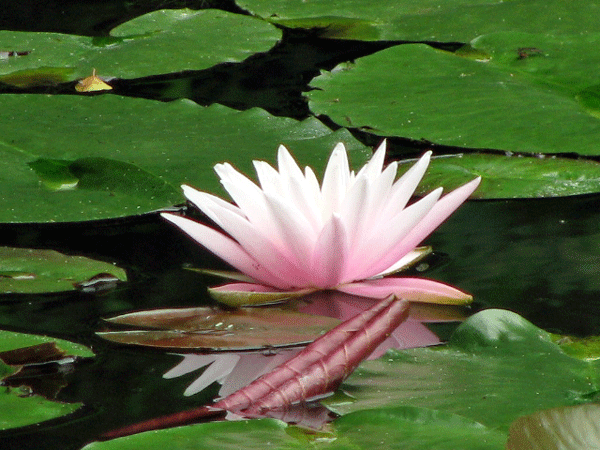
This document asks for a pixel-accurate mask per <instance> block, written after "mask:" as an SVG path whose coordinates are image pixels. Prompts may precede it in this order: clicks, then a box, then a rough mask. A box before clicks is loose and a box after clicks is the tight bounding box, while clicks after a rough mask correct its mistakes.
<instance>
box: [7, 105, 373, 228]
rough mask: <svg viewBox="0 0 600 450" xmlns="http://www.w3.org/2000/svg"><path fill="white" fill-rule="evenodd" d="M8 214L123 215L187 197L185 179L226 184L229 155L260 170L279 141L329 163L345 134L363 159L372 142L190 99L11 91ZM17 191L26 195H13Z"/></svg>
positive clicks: (314, 124) (309, 159)
mask: <svg viewBox="0 0 600 450" xmlns="http://www.w3.org/2000/svg"><path fill="white" fill-rule="evenodd" d="M0 108H2V111H3V112H4V113H5V114H6V116H7V117H9V119H7V120H4V121H2V122H1V123H0V131H1V134H2V135H3V136H4V138H3V139H0V167H1V168H2V172H1V173H2V174H3V175H2V177H0V199H1V200H2V205H3V208H2V210H1V211H0V221H4V222H7V221H13V222H48V221H82V220H91V219H104V218H111V217H123V216H128V215H136V214H142V213H147V212H150V211H154V210H157V209H160V208H165V207H170V206H172V205H173V204H174V203H183V201H184V198H183V195H182V194H181V193H180V188H179V185H180V184H182V183H187V184H191V185H193V186H195V187H197V188H199V189H203V190H207V191H210V192H214V191H219V190H221V188H220V185H219V181H218V178H217V176H216V175H215V174H214V172H213V169H212V168H213V166H214V164H216V163H219V162H223V161H228V162H230V163H232V164H233V165H235V166H236V167H238V168H239V169H240V170H242V171H243V172H245V173H248V174H250V173H252V172H253V170H252V159H265V160H268V161H271V162H273V161H274V159H275V156H276V153H277V147H278V146H279V145H280V144H281V143H285V144H286V145H287V146H289V148H290V150H291V151H292V153H293V154H294V156H295V157H296V158H297V159H298V161H299V163H301V164H303V165H306V164H309V165H311V166H313V167H315V166H316V168H317V169H318V170H322V169H323V168H324V166H325V161H326V158H327V157H328V156H329V154H330V152H331V150H332V149H333V147H334V146H335V144H336V143H337V142H338V141H343V142H344V143H345V144H346V145H347V148H348V149H349V153H350V155H351V158H353V162H354V164H355V165H358V164H362V163H364V161H366V160H367V159H368V157H369V156H370V153H371V152H370V150H369V149H368V148H366V147H365V146H363V145H362V144H360V143H359V142H358V141H357V140H356V139H354V138H353V137H352V136H351V135H350V133H348V131H346V130H340V131H337V132H332V131H331V130H330V129H329V128H327V127H325V126H324V125H323V124H322V123H321V122H319V121H318V120H317V119H314V118H312V119H307V120H305V121H303V122H298V121H295V120H292V119H286V118H276V117H273V116H271V115H270V114H268V113H266V112H264V111H262V110H259V109H252V110H248V111H244V112H239V111H235V110H231V109H229V108H226V107H223V106H219V105H213V106H211V107H208V108H206V107H202V106H199V105H197V104H196V103H193V102H191V101H188V100H180V101H175V102H171V103H168V104H165V103H159V102H154V101H150V100H142V99H134V98H123V97H117V96H112V95H110V96H101V97H94V98H88V97H74V96H41V95H3V96H2V97H1V98H0ZM16 191H18V192H19V195H14V192H16Z"/></svg>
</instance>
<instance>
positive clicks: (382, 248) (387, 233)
mask: <svg viewBox="0 0 600 450" xmlns="http://www.w3.org/2000/svg"><path fill="white" fill-rule="evenodd" d="M441 193H442V188H438V189H436V190H435V191H433V192H431V193H430V194H429V195H427V196H426V197H424V198H422V199H421V200H419V201H418V202H416V203H414V204H412V205H410V206H409V207H408V208H406V209H404V210H403V211H402V212H401V213H400V214H398V215H397V216H396V217H394V218H393V219H392V220H390V221H389V222H388V223H387V224H385V226H384V227H382V228H381V229H380V231H379V233H378V234H376V235H373V236H371V238H370V239H368V240H366V241H365V242H364V244H363V245H361V246H360V247H358V248H357V249H356V250H355V249H352V250H355V251H353V252H352V257H351V262H350V263H349V265H348V267H347V268H346V275H345V276H344V281H351V280H361V279H365V278H370V277H372V276H374V275H376V274H378V273H379V272H381V271H382V270H385V269H386V268H387V267H389V266H390V265H391V263H388V264H387V265H384V267H382V268H380V266H381V264H382V263H381V261H382V260H387V259H389V258H390V252H392V250H396V253H398V252H397V250H398V249H397V243H398V242H400V241H401V240H402V239H404V238H405V237H406V236H407V235H408V234H409V233H410V232H411V230H412V229H413V228H414V227H415V226H416V225H417V224H418V223H419V222H420V221H421V219H423V217H425V215H426V214H427V213H428V212H429V211H430V210H431V209H432V208H433V206H434V205H435V203H436V202H437V200H438V199H439V197H440V195H441ZM412 249H413V248H409V249H407V250H406V252H405V253H404V254H406V253H408V252H409V251H410V250H412ZM404 254H394V256H395V259H394V260H393V262H395V261H397V260H398V259H400V258H401V257H402V256H404Z"/></svg>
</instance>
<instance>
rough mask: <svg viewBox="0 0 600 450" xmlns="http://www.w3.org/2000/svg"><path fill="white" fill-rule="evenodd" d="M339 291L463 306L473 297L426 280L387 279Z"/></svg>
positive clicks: (358, 283) (366, 282)
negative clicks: (462, 304)
mask: <svg viewBox="0 0 600 450" xmlns="http://www.w3.org/2000/svg"><path fill="white" fill-rule="evenodd" d="M337 290H338V291H341V292H345V293H347V294H352V295H358V296H360V297H370V298H376V299H379V298H386V297H388V296H389V295H395V296H396V297H398V298H401V299H405V300H410V301H414V302H425V303H442V304H461V303H466V302H468V301H469V300H471V299H472V297H471V296H470V295H468V294H466V293H464V292H462V291H460V290H458V289H456V288H455V287H452V286H450V285H447V284H444V283H440V282H439V281H433V280H428V279H426V278H409V277H387V278H378V279H374V280H365V281H360V282H356V283H349V284H344V285H341V286H338V288H337Z"/></svg>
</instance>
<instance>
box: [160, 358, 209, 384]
mask: <svg viewBox="0 0 600 450" xmlns="http://www.w3.org/2000/svg"><path fill="white" fill-rule="evenodd" d="M181 356H183V360H182V361H181V362H180V363H179V364H177V365H176V366H175V367H173V368H172V369H171V370H169V371H168V372H166V373H165V374H164V375H163V378H166V379H169V378H177V377H181V376H183V375H185V374H187V373H190V372H193V371H194V370H198V369H200V368H202V367H204V366H207V365H208V364H210V363H211V362H213V361H214V360H215V358H214V355H191V354H190V355H181Z"/></svg>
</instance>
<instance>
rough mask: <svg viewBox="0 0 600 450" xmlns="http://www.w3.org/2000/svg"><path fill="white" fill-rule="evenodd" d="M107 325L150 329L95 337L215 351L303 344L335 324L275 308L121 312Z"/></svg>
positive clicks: (147, 344) (335, 322)
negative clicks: (122, 313)
mask: <svg viewBox="0 0 600 450" xmlns="http://www.w3.org/2000/svg"><path fill="white" fill-rule="evenodd" d="M107 321H108V322H110V323H112V324H115V325H116V324H118V325H131V326H135V327H144V328H151V329H153V330H150V331H146V330H135V331H112V332H99V333H97V334H98V335H99V336H100V337H102V338H104V339H107V340H110V341H113V342H118V343H122V344H133V345H142V346H149V347H157V348H178V349H191V348H193V349H196V350H215V351H224V350H227V351H231V350H234V351H235V350H250V349H260V348H269V347H280V346H289V345H298V344H306V343H307V342H311V341H313V340H314V339H316V338H317V337H318V336H320V335H322V334H323V333H325V332H326V331H327V330H329V329H330V328H333V327H334V326H335V325H337V324H338V323H339V321H338V320H335V319H331V318H328V317H319V316H313V315H310V314H302V313H298V312H294V311H289V310H285V309H281V308H240V309H236V310H234V311H225V310H220V309H217V308H184V309H166V310H154V311H141V312H136V313H129V314H124V315H122V316H117V317H113V318H111V319H107Z"/></svg>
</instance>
